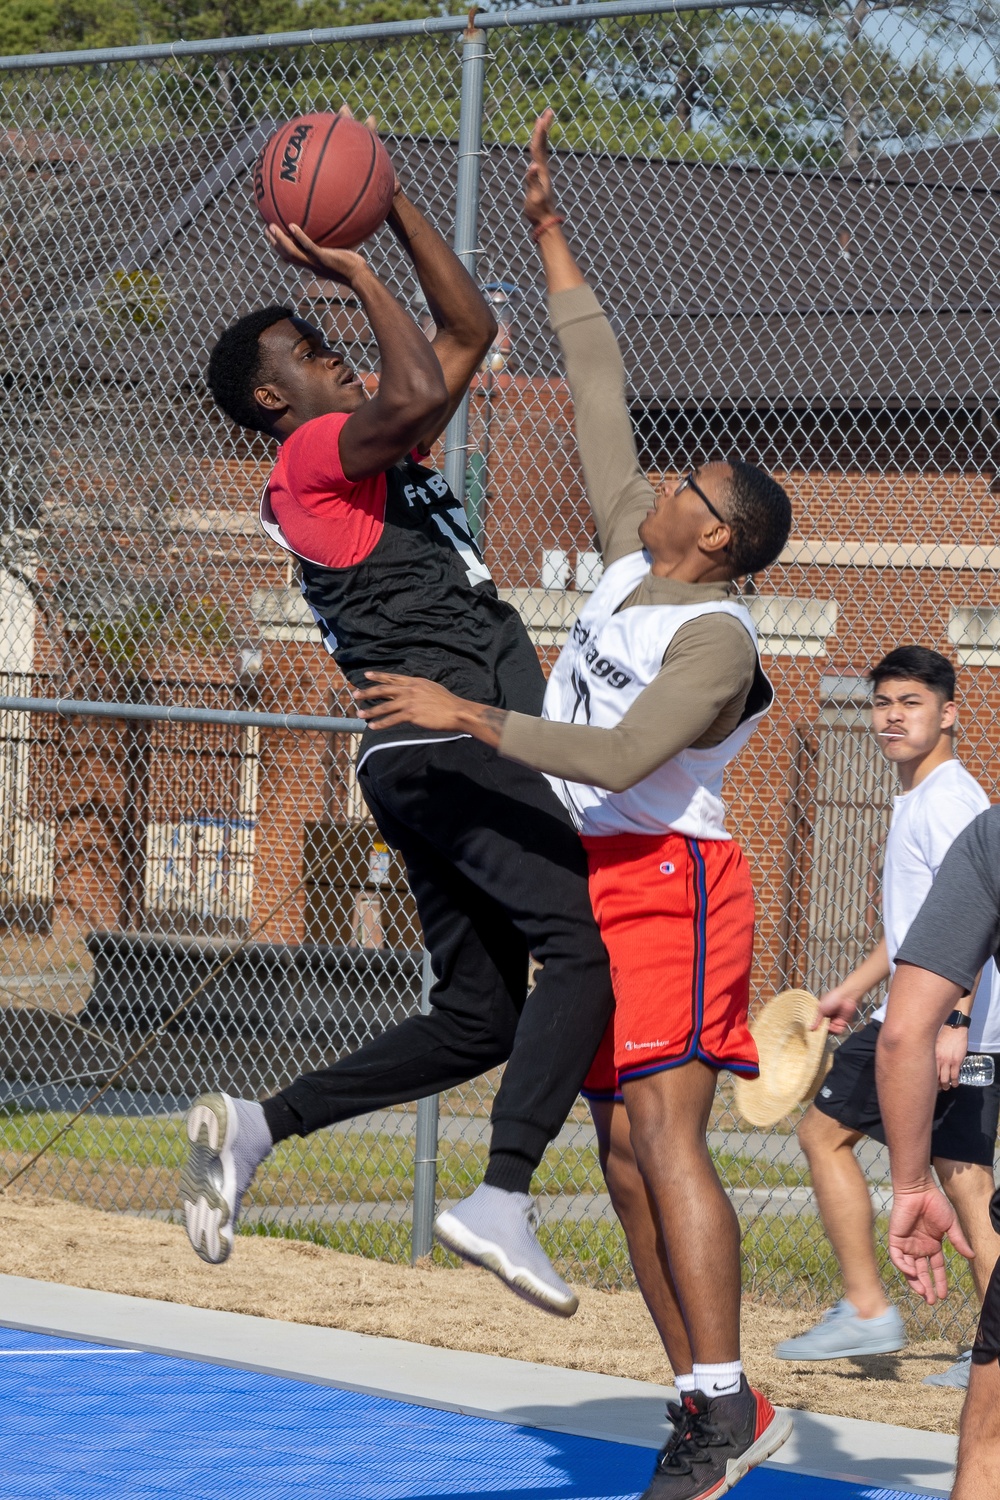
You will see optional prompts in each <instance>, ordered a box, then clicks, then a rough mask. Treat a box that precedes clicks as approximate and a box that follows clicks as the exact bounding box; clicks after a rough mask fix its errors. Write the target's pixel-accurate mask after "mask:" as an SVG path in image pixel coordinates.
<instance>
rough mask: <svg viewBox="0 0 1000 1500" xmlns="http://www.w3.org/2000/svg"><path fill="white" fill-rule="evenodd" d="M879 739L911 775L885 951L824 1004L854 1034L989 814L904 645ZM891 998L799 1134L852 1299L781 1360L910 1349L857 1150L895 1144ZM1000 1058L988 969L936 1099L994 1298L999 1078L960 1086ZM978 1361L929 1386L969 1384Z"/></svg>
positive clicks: (998, 1006) (961, 1209)
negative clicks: (974, 825)
mask: <svg viewBox="0 0 1000 1500" xmlns="http://www.w3.org/2000/svg"><path fill="white" fill-rule="evenodd" d="M870 680H871V683H872V730H873V732H874V733H875V735H876V736H877V737H878V741H879V744H880V746H881V748H882V751H883V753H884V754H885V756H886V758H887V759H888V760H890V761H892V763H893V764H894V765H895V767H896V770H897V772H898V775H899V785H900V794H899V796H898V797H897V798H896V800H895V804H894V807H893V814H892V825H891V828H890V830H889V836H888V838H887V840H886V844H885V862H884V868H883V872H882V927H883V934H884V935H883V937H882V940H881V942H879V943H878V945H877V946H876V947H875V948H874V949H873V950H872V952H871V953H870V954H869V955H868V957H867V958H866V959H865V960H864V962H863V963H861V964H859V966H858V968H857V969H855V971H854V973H853V974H850V975H848V977H847V978H846V979H845V980H843V981H842V982H841V983H840V984H839V985H837V986H836V988H835V989H832V990H830V991H829V993H828V994H826V995H824V996H823V997H822V999H821V1001H820V1011H821V1013H822V1014H823V1015H825V1016H828V1017H829V1018H830V1029H831V1031H834V1032H842V1031H844V1030H845V1029H846V1027H847V1025H848V1023H849V1022H850V1021H851V1020H852V1019H853V1018H854V1016H855V1014H856V1012H857V1009H858V1005H859V1002H860V1001H861V999H862V997H863V996H864V995H866V994H867V993H868V991H869V990H871V989H874V988H875V986H876V985H878V984H881V983H882V981H883V980H885V979H887V978H888V977H889V976H890V975H891V973H892V971H893V969H894V967H895V957H896V953H897V952H898V951H899V948H900V946H901V945H902V942H903V939H904V938H905V937H906V934H907V931H908V929H909V926H910V923H911V922H912V921H913V919H914V917H915V916H916V914H917V912H918V911H919V910H920V907H921V905H922V904H923V900H924V897H925V896H926V895H927V892H928V891H929V890H930V887H931V884H932V883H933V881H934V878H935V876H936V875H937V872H938V869H939V868H940V865H941V862H942V861H943V859H944V857H945V855H946V854H947V852H948V850H949V848H950V847H951V845H952V843H953V842H954V840H955V838H956V837H957V836H958V834H959V833H961V831H962V829H963V828H965V827H966V826H967V824H969V823H971V822H972V820H973V818H975V817H977V816H978V815H979V813H981V812H983V811H985V809H986V808H987V807H989V805H990V804H989V798H988V797H987V795H986V793H985V792H984V791H983V789H982V787H981V786H980V785H979V783H978V782H977V781H976V780H975V779H974V777H972V776H970V774H969V772H968V771H967V770H966V769H965V767H964V766H963V765H962V763H961V762H960V761H959V760H957V759H956V758H955V751H954V744H953V740H954V727H955V720H956V715H957V708H956V704H955V671H954V668H953V667H952V665H951V663H950V662H949V661H948V660H947V658H946V657H944V656H941V655H940V654H939V653H938V652H937V651H929V650H928V649H927V648H926V647H924V646H900V647H898V648H897V649H896V650H895V651H891V652H890V653H889V655H888V656H886V657H885V658H884V659H883V660H882V661H880V662H879V664H878V666H877V667H875V668H874V670H873V671H872V673H871V678H870ZM885 1011H886V1007H885V1004H884V1003H883V1004H882V1005H881V1006H880V1007H879V1009H878V1010H876V1012H875V1014H874V1015H873V1016H872V1018H871V1020H870V1021H869V1022H868V1024H867V1025H866V1026H863V1027H861V1029H860V1030H858V1031H855V1032H854V1033H853V1035H851V1036H849V1037H848V1038H847V1039H846V1040H845V1041H844V1042H843V1043H842V1044H841V1046H840V1047H839V1048H838V1049H837V1052H836V1055H835V1057H834V1062H833V1067H832V1068H831V1070H830V1072H829V1074H828V1075H827V1078H826V1080H825V1082H824V1084H823V1086H822V1088H821V1089H820V1091H819V1094H818V1095H817V1097H816V1100H815V1103H814V1104H813V1105H812V1106H811V1107H810V1108H809V1110H808V1111H807V1113H806V1114H805V1116H804V1117H803V1119H802V1122H801V1124H800V1125H799V1132H798V1134H799V1142H800V1144H801V1146H802V1149H803V1150H804V1151H805V1154H806V1156H807V1157H808V1160H809V1167H810V1171H811V1173H812V1180H813V1189H814V1191H815V1193H816V1201H817V1204H818V1206H819V1211H820V1215H821V1217H822V1220H823V1225H824V1227H825V1229H826V1232H827V1234H828V1235H829V1237H830V1242H831V1244H832V1245H833V1248H834V1252H835V1253H836V1256H837V1259H838V1261H839V1262H840V1268H841V1272H842V1274H843V1278H844V1291H845V1295H844V1298H843V1300H842V1301H840V1302H839V1303H838V1304H837V1306H836V1307H834V1308H832V1309H831V1310H830V1311H829V1312H827V1313H826V1314H825V1315H824V1317H823V1319H822V1321H821V1322H820V1323H819V1324H817V1325H816V1326H815V1327H813V1328H810V1329H808V1331H807V1332H805V1333H803V1334H800V1335H799V1337H798V1338H794V1339H789V1340H787V1341H786V1342H785V1343H783V1344H779V1345H778V1347H777V1349H776V1350H775V1353H776V1354H777V1355H778V1357H779V1358H780V1359H791V1360H820V1359H842V1358H846V1357H849V1356H858V1355H864V1354H887V1353H891V1352H893V1351H894V1350H897V1349H902V1348H903V1346H904V1345H905V1343H906V1335H905V1333H904V1332H903V1323H902V1319H901V1318H900V1315H899V1313H898V1311H897V1310H896V1308H895V1307H892V1306H891V1305H890V1304H889V1302H888V1299H887V1298H886V1295H885V1290H884V1288H883V1286H882V1282H881V1278H880V1276H879V1272H878V1264H877V1261H876V1257H875V1241H874V1233H873V1229H874V1218H873V1212H872V1203H871V1198H870V1197H869V1193H868V1187H867V1184H866V1182H865V1178H864V1174H863V1173H862V1170H861V1167H860V1166H859V1164H858V1161H857V1159H856V1157H855V1155H854V1148H855V1146H857V1144H858V1142H859V1141H860V1140H861V1139H862V1137H863V1136H870V1137H872V1138H873V1139H874V1140H877V1141H882V1142H883V1143H884V1142H885V1134H884V1131H883V1127H882V1116H881V1112H880V1109H879V1102H878V1094H877V1091H876V1085H875V1047H876V1043H877V1042H878V1036H879V1032H880V1030H881V1027H882V1022H883V1020H884V1018H885ZM967 1052H968V1053H970V1054H973V1053H979V1054H983V1053H988V1054H998V1055H1000V976H998V974H997V970H996V968H995V966H994V964H993V962H992V961H990V962H989V963H988V964H986V966H985V967H984V969H983V971H982V974H981V977H980V980H979V984H978V987H977V988H976V990H975V995H974V996H973V995H967V996H966V997H965V999H964V1000H963V1001H962V1002H961V1004H960V1008H959V1009H958V1010H955V1011H953V1012H952V1014H951V1015H950V1016H949V1017H948V1020H947V1022H946V1023H945V1025H944V1026H942V1028H941V1031H940V1034H939V1037H938V1043H937V1065H938V1081H939V1084H940V1088H941V1092H940V1093H939V1094H938V1100H937V1108H936V1111H935V1117H934V1135H933V1140H932V1147H931V1154H932V1159H933V1163H934V1168H935V1170H936V1172H937V1174H938V1177H939V1178H940V1179H941V1185H942V1187H943V1188H944V1190H945V1192H946V1193H947V1195H948V1197H949V1198H950V1200H951V1202H952V1204H953V1205H954V1207H955V1211H956V1213H957V1214H958V1217H959V1220H960V1222H961V1225H962V1228H963V1230H964V1231H965V1233H966V1235H967V1237H968V1239H969V1241H970V1242H971V1244H972V1247H973V1249H974V1250H975V1252H976V1256H975V1259H974V1260H973V1261H972V1262H971V1266H972V1274H973V1277H974V1279H975V1282H976V1290H977V1292H978V1294H979V1297H980V1300H982V1298H983V1296H984V1294H985V1291H986V1284H987V1282H988V1281H989V1277H990V1272H991V1270H992V1269H993V1265H994V1263H995V1262H996V1259H997V1256H998V1254H1000V1236H998V1235H997V1234H996V1232H995V1231H994V1229H993V1226H992V1224H991V1222H990V1214H989V1204H990V1198H991V1197H992V1195H993V1192H994V1181H993V1153H994V1146H995V1142H996V1135H997V1118H998V1113H1000V1080H997V1081H995V1082H994V1083H992V1084H989V1085H987V1086H983V1087H977V1086H973V1085H969V1084H960V1083H959V1082H958V1073H959V1069H960V1067H961V1065H962V1062H963V1060H964V1059H965V1057H966V1054H967ZM968 1379H969V1360H968V1356H963V1357H961V1358H960V1359H959V1361H958V1363H957V1364H956V1365H953V1366H952V1367H951V1368H950V1369H948V1370H946V1371H943V1372H941V1373H940V1374H938V1375H932V1376H930V1377H929V1379H928V1381H927V1382H926V1383H927V1384H934V1385H952V1386H958V1387H964V1386H966V1385H967V1384H968Z"/></svg>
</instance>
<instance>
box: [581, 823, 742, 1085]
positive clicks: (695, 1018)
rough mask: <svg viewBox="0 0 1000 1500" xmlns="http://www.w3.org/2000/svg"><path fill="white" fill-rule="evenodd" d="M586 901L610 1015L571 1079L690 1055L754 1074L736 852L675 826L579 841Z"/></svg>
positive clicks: (638, 1070)
mask: <svg viewBox="0 0 1000 1500" xmlns="http://www.w3.org/2000/svg"><path fill="white" fill-rule="evenodd" d="M583 842H584V846H585V848H586V850H587V859H588V861H589V864H590V899H591V901H592V903H593V907H594V914H595V916H596V917H597V922H598V926H599V927H600V929H601V936H602V938H603V939H604V944H605V947H606V948H607V950H608V953H609V955H610V957H611V977H612V981H613V983H614V990H615V1012H614V1015H613V1016H612V1018H611V1020H610V1021H609V1022H608V1029H607V1031H606V1032H605V1033H604V1039H603V1040H602V1042H601V1045H600V1047H599V1048H598V1051H597V1056H596V1057H595V1058H594V1061H593V1063H592V1064H591V1068H590V1072H589V1073H588V1074H587V1078H586V1081H585V1083H584V1086H583V1092H584V1094H585V1095H586V1096H587V1097H588V1098H593V1099H609V1098H613V1097H615V1095H617V1094H618V1093H619V1090H620V1087H621V1084H622V1083H623V1082H627V1081H628V1080H629V1079H630V1078H643V1077H644V1076H645V1075H646V1074H647V1073H659V1072H662V1071H663V1069H665V1068H676V1067H679V1066H680V1065H681V1064H682V1063H686V1062H691V1061H692V1060H694V1059H697V1060H698V1061H700V1062H705V1063H708V1064H709V1065H710V1066H711V1067H714V1068H729V1069H731V1070H732V1072H734V1073H742V1074H743V1075H744V1076H745V1077H747V1078H756V1076H757V1049H756V1047H755V1046H754V1043H753V1039H752V1037H751V1036H750V1032H749V1031H748V1029H747V1009H748V1007H749V1003H750V968H751V964H752V963H753V930H754V903H753V887H752V885H751V883H750V872H749V870H748V868H747V862H746V860H745V859H744V857H743V851H742V849H741V848H740V847H739V845H738V844H734V843H733V842H732V841H731V840H729V839H688V838H684V837H682V836H681V835H680V834H678V833H668V834H665V835H663V836H661V835H659V834H652V835H646V834H633V833H623V834H616V835H613V836H611V837H602V838H596V837H595V838H584V840H583Z"/></svg>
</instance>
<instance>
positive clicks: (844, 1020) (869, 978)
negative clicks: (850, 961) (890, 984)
mask: <svg viewBox="0 0 1000 1500" xmlns="http://www.w3.org/2000/svg"><path fill="white" fill-rule="evenodd" d="M888 977H889V950H888V948H887V947H886V941H885V938H882V940H881V941H880V942H879V943H877V944H876V946H875V947H874V948H873V949H872V951H871V952H870V953H869V955H868V957H867V958H866V959H864V960H863V961H862V962H861V963H859V964H858V967H857V968H856V969H855V970H854V972H853V973H851V974H848V976H847V978H846V979H843V980H841V982H840V984H838V985H835V986H834V988H833V989H832V990H827V992H826V994H825V995H821V996H820V1002H819V1011H818V1013H817V1016H816V1020H815V1022H814V1023H813V1030H815V1029H816V1027H817V1026H819V1024H820V1022H821V1021H822V1020H823V1017H824V1016H825V1017H826V1019H827V1020H828V1021H829V1022H830V1030H831V1031H832V1032H833V1034H834V1036H839V1035H840V1033H841V1032H842V1031H846V1030H847V1028H848V1026H849V1025H850V1023H851V1022H852V1021H853V1020H854V1017H855V1016H856V1015H857V1013H858V1006H859V1005H860V1003H861V1001H862V1000H863V999H864V997H865V995H867V994H868V991H869V990H873V989H874V988H875V986H876V985H877V984H881V983H882V982H883V980H886V979H888Z"/></svg>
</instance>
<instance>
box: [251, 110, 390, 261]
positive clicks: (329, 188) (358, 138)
mask: <svg viewBox="0 0 1000 1500" xmlns="http://www.w3.org/2000/svg"><path fill="white" fill-rule="evenodd" d="M395 183H396V177H395V172H394V171H393V166H392V162H391V161H390V160H389V153H388V152H387V151H386V149H385V147H384V146H383V145H382V142H381V141H380V140H379V138H378V136H377V135H376V134H375V132H374V131H373V130H369V128H368V127H367V125H362V124H360V123H359V121H357V120H354V119H352V118H351V116H350V115H349V114H347V113H346V112H344V111H341V113H340V114H336V115H333V114H322V115H301V116H300V117H299V118H298V119H297V120H289V121H288V123H287V124H286V125H282V126H281V128H280V130H276V131H275V133H274V135H272V137H271V139H270V140H269V141H268V142H267V144H266V145H265V147H264V149H263V150H262V151H261V153H260V155H259V156H258V158H257V165H256V167H255V168H254V174H253V184H254V198H255V200H256V203H257V207H258V209H259V210H260V214H261V217H262V218H263V220H264V222H265V224H277V225H278V226H279V227H280V228H281V229H284V230H285V231H286V233H287V231H288V228H289V225H291V224H298V226H299V228H300V229H303V230H304V231H305V233H306V234H307V235H308V236H309V238H310V239H311V240H312V241H313V242H314V243H315V244H317V245H323V246H324V247H326V248H333V247H336V248H339V249H352V248H353V247H354V246H355V245H360V244H361V242H362V240H366V239H367V238H368V236H369V235H370V234H373V233H374V232H375V230H376V229H377V228H378V227H379V225H380V224H383V223H384V222H385V220H386V217H387V215H388V213H389V210H390V208H391V207H392V198H393V192H394V190H395Z"/></svg>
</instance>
